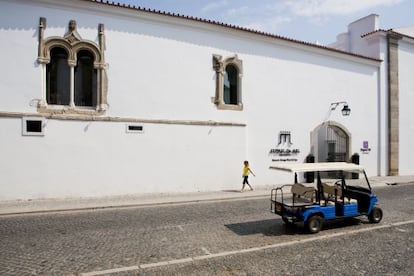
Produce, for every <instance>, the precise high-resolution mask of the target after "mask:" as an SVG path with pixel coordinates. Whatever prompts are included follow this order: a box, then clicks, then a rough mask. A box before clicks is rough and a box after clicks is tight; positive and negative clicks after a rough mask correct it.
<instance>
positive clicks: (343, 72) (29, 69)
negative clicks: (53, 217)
mask: <svg viewBox="0 0 414 276" xmlns="http://www.w3.org/2000/svg"><path fill="white" fill-rule="evenodd" d="M46 2H48V1H46ZM24 3H26V4H24ZM27 3H29V2H25V1H18V2H17V3H16V2H1V3H0V18H1V19H0V23H1V26H0V41H2V44H1V45H0V47H1V51H0V55H1V56H0V58H1V59H2V61H3V62H4V64H10V66H9V67H6V66H3V67H2V68H0V74H1V75H2V76H4V78H2V80H1V81H0V111H3V112H7V111H8V112H31V113H35V112H36V108H35V107H33V106H30V102H31V101H32V100H33V99H37V98H40V95H41V68H40V67H39V66H38V64H37V62H36V58H37V43H38V42H37V35H38V34H37V26H38V21H39V17H41V16H42V17H46V19H47V28H46V31H45V37H48V36H52V35H58V36H63V35H64V34H65V32H66V28H67V25H68V22H69V20H71V19H74V20H76V22H77V25H78V32H79V34H80V35H81V36H82V38H84V39H89V40H92V41H96V40H97V27H98V24H99V23H103V24H104V25H105V35H106V51H105V58H106V62H107V63H108V70H107V74H108V85H109V86H108V103H109V105H110V107H109V110H108V111H107V113H106V114H105V116H111V117H125V118H135V119H137V118H141V119H164V120H189V121H191V120H198V121H218V122H231V123H237V124H239V125H238V126H199V125H180V124H178V125H177V124H152V123H145V124H142V125H143V126H144V129H145V130H144V133H141V134H131V133H126V131H125V123H122V122H85V121H62V120H52V119H48V120H47V121H46V127H45V136H43V137H26V136H22V135H21V133H22V130H21V125H22V123H21V119H19V118H4V117H1V118H0V124H1V128H2V131H1V133H0V138H1V143H0V152H1V153H2V158H1V159H0V175H1V176H2V177H1V180H0V181H1V185H0V200H4V199H17V198H50V197H79V196H105V195H119V194H131V193H151V192H185V191H206V190H223V189H226V190H227V189H238V188H240V184H241V183H240V182H241V169H242V162H243V160H244V159H249V160H250V162H251V167H252V169H253V170H254V171H255V172H256V174H257V177H256V178H255V179H252V182H253V184H254V185H265V184H281V183H285V182H286V181H287V178H286V177H287V176H285V175H284V174H281V173H276V172H273V171H272V172H271V171H269V169H268V166H269V165H270V164H272V162H271V157H270V156H269V154H268V153H269V150H270V149H271V148H274V147H275V145H276V143H277V139H278V135H279V132H280V131H291V134H292V142H293V144H294V147H296V148H298V149H300V154H299V155H298V156H297V159H298V160H299V162H302V161H303V160H304V159H305V157H306V155H307V154H308V153H309V152H310V135H311V132H312V131H313V130H314V129H315V128H316V127H317V126H318V125H320V124H321V123H322V122H323V120H324V118H325V115H326V112H327V111H328V108H329V106H330V103H331V102H337V101H347V102H348V103H349V106H350V108H351V109H352V112H351V116H349V117H342V116H341V114H340V108H339V109H338V110H336V111H335V112H333V113H332V114H331V116H330V118H329V120H332V121H336V122H338V123H340V124H341V125H343V126H344V127H346V128H347V130H348V131H349V132H350V133H352V145H351V150H350V151H351V154H352V153H354V152H358V153H359V150H360V148H361V147H362V142H363V141H369V143H370V147H371V148H372V151H371V152H370V153H369V154H366V155H361V164H363V165H365V166H366V167H367V170H368V173H369V174H370V175H375V174H376V173H377V168H378V143H377V140H378V138H377V134H378V121H377V120H378V118H377V114H378V102H377V97H378V93H379V82H378V76H377V73H378V65H379V63H378V62H374V61H370V60H367V59H362V58H357V57H354V56H351V55H343V54H339V53H335V52H332V51H327V50H322V49H318V48H315V47H308V46H305V45H301V44H297V43H292V42H287V41H284V40H276V39H273V38H269V37H264V36H258V35H254V34H250V33H246V32H241V31H236V30H229V29H227V28H223V27H220V26H214V25H211V24H202V23H200V22H194V21H191V22H189V21H186V20H183V19H177V18H173V17H165V16H159V15H154V14H148V13H140V12H137V11H131V10H128V9H121V8H114V7H112V8H111V7H107V6H101V5H97V4H91V3H86V2H83V1H80V2H79V3H78V4H77V5H78V8H76V9H75V8H72V7H69V6H64V7H59V8H57V7H55V6H54V4H52V3H53V2H50V3H48V4H47V5H45V6H43V5H40V4H39V3H38V4H27ZM30 3H35V2H34V1H33V2H30ZM67 3H68V2H65V3H63V4H62V5H69V4H76V2H69V4H67ZM16 18H18V19H19V20H16ZM213 54H220V55H223V56H224V57H226V56H230V55H234V54H237V55H238V57H239V59H241V60H242V61H243V77H242V91H243V92H242V98H243V104H244V108H243V111H228V110H227V111H226V110H217V109H216V107H215V106H214V104H212V102H211V97H213V96H214V95H215V72H214V70H213V69H212V55H213ZM244 125H245V126H244ZM289 180H290V178H289Z"/></svg>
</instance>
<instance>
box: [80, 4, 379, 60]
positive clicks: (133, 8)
mask: <svg viewBox="0 0 414 276" xmlns="http://www.w3.org/2000/svg"><path fill="white" fill-rule="evenodd" d="M83 1H87V2H93V3H96V4H101V5H107V6H112V7H119V8H127V9H132V10H136V11H140V12H147V13H153V14H158V15H163V16H169V17H175V18H181V19H185V20H190V21H197V22H202V23H207V24H212V25H216V26H221V27H225V28H229V29H233V30H238V31H243V32H247V33H251V34H256V35H261V36H266V37H270V38H274V39H280V40H284V41H289V42H292V43H296V44H301V45H306V46H310V47H314V48H319V49H323V50H327V51H331V52H336V53H341V54H346V55H351V56H355V57H359V58H363V59H368V60H373V61H381V60H379V59H375V58H372V57H367V56H363V55H360V54H356V53H351V52H346V51H342V50H339V49H335V48H331V47H327V46H324V45H319V44H315V43H310V42H306V41H301V40H297V39H292V38H288V37H284V36H280V35H275V34H271V33H267V32H263V31H258V30H253V29H249V28H245V27H241V26H237V25H232V24H228V23H223V22H218V21H214V20H209V19H203V18H198V17H193V16H188V15H182V14H179V13H172V12H166V11H161V10H156V9H150V8H145V7H140V6H135V5H130V4H123V3H119V2H114V1H108V0H83Z"/></svg>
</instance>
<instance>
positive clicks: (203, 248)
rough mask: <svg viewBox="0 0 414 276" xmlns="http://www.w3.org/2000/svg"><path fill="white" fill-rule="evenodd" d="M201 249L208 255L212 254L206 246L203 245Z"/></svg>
mask: <svg viewBox="0 0 414 276" xmlns="http://www.w3.org/2000/svg"><path fill="white" fill-rule="evenodd" d="M201 250H203V252H204V253H206V255H211V252H210V251H208V249H207V248H205V247H204V246H202V247H201Z"/></svg>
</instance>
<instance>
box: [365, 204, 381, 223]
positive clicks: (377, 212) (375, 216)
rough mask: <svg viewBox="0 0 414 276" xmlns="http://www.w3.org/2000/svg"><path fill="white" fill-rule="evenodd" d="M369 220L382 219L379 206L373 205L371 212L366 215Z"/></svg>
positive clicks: (375, 221)
mask: <svg viewBox="0 0 414 276" xmlns="http://www.w3.org/2000/svg"><path fill="white" fill-rule="evenodd" d="M368 219H369V222H371V223H378V222H380V221H381V219H382V210H381V208H379V207H376V206H375V207H373V208H372V211H371V213H370V214H369V215H368Z"/></svg>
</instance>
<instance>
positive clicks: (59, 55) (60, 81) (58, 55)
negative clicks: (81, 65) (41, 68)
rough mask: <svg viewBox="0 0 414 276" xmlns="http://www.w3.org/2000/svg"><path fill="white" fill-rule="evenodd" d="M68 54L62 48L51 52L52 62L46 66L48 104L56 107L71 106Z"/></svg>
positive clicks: (55, 48) (56, 48)
mask: <svg viewBox="0 0 414 276" xmlns="http://www.w3.org/2000/svg"><path fill="white" fill-rule="evenodd" d="M68 57H69V55H68V53H67V51H66V50H65V49H63V48H61V47H54V48H52V49H51V51H50V62H49V63H48V64H46V102H47V103H48V104H55V105H69V102H70V68H69V65H68Z"/></svg>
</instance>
